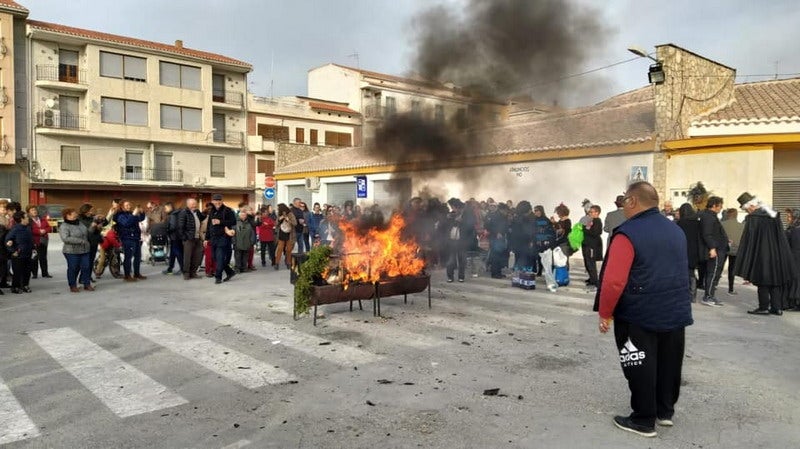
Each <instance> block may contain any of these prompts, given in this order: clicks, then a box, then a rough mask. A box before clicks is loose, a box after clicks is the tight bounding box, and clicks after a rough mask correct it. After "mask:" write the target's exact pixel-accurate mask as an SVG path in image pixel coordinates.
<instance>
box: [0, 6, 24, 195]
mask: <svg viewBox="0 0 800 449" xmlns="http://www.w3.org/2000/svg"><path fill="white" fill-rule="evenodd" d="M27 16H28V10H27V9H25V8H24V7H23V6H21V5H19V4H18V3H16V2H14V1H11V0H0V198H9V199H12V198H13V199H18V198H20V196H21V195H20V194H21V193H22V192H27V178H26V177H25V176H24V175H23V170H22V169H21V168H20V167H19V166H17V165H16V162H17V156H18V153H19V152H20V151H21V150H20V149H21V148H24V147H26V144H27V140H26V137H27V132H26V128H27V121H26V120H25V117H26V116H27V112H26V109H25V104H26V98H27V97H26V92H25V59H24V58H25V42H26V39H25V18H26V17H27ZM22 196H23V197H25V196H27V193H26V194H25V195H22Z"/></svg>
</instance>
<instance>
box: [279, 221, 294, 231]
mask: <svg viewBox="0 0 800 449" xmlns="http://www.w3.org/2000/svg"><path fill="white" fill-rule="evenodd" d="M281 231H283V232H285V233H286V234H289V233H291V232H292V224H291V223H289V220H283V221H282V222H281Z"/></svg>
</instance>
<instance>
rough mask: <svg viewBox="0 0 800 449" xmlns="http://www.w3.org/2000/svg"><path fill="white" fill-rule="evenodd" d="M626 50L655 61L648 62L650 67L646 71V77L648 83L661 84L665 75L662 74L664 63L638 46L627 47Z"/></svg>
mask: <svg viewBox="0 0 800 449" xmlns="http://www.w3.org/2000/svg"><path fill="white" fill-rule="evenodd" d="M628 51H629V52H631V53H633V54H635V55H636V56H640V57H642V58H648V59H652V60H653V61H654V62H655V63H654V64H650V69H649V70H648V71H647V79H648V81H650V84H663V83H664V80H665V79H666V76H665V75H664V65H663V64H662V63H661V61H659V60H658V59H656V58H654V57H652V56H650V55H649V54H648V53H647V52H646V51H644V50H642V49H641V48H639V47H628Z"/></svg>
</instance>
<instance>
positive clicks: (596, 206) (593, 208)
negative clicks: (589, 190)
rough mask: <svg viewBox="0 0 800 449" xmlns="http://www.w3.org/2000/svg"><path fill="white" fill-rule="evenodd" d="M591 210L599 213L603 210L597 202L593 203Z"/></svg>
mask: <svg viewBox="0 0 800 449" xmlns="http://www.w3.org/2000/svg"><path fill="white" fill-rule="evenodd" d="M589 210H593V211H595V212H597V213H598V214H599V213H600V212H602V210H601V209H600V206H598V205H597V204H592V207H590V208H589Z"/></svg>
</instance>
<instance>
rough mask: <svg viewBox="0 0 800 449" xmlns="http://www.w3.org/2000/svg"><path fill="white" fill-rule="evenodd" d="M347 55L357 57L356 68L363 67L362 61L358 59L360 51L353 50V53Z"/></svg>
mask: <svg viewBox="0 0 800 449" xmlns="http://www.w3.org/2000/svg"><path fill="white" fill-rule="evenodd" d="M347 57H348V58H353V59H355V61H356V68H357V69H360V68H361V63H360V62H359V60H358V52H357V51H354V52H353V54H351V55H347Z"/></svg>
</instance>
